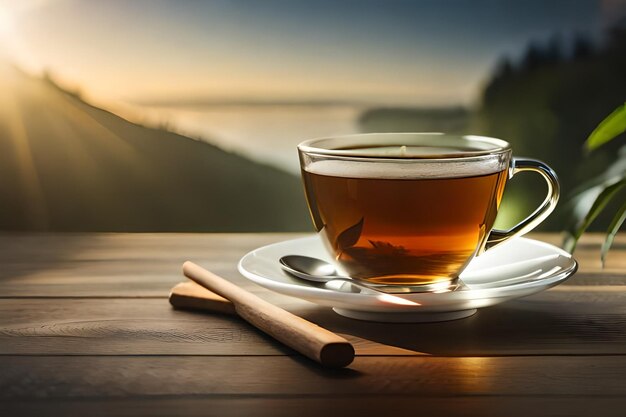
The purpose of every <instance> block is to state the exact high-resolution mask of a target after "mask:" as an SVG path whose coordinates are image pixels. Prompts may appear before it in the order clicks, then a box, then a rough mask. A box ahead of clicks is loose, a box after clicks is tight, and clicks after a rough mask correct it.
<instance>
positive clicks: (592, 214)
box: [566, 179, 626, 252]
mask: <svg viewBox="0 0 626 417" xmlns="http://www.w3.org/2000/svg"><path fill="white" fill-rule="evenodd" d="M624 185H626V179H622V180H620V181H618V182H616V183H615V184H612V185H609V186H608V187H606V188H605V189H604V190H602V192H601V193H600V194H599V195H598V197H597V198H596V200H595V201H594V202H593V204H592V206H591V208H590V209H589V212H588V213H587V215H586V216H585V218H584V219H583V221H582V223H581V224H580V226H578V228H577V229H576V231H575V232H574V233H573V234H572V236H571V238H570V239H568V240H567V242H566V250H567V251H569V252H573V251H574V249H576V243H577V242H578V239H580V236H582V234H583V233H584V231H585V230H587V228H588V227H589V225H590V224H591V223H592V222H593V221H594V220H595V219H596V217H598V215H599V214H600V213H601V212H602V210H603V209H604V207H606V205H607V204H609V201H611V199H612V198H613V197H614V196H615V194H617V192H618V191H619V190H621V189H622V188H623V187H624Z"/></svg>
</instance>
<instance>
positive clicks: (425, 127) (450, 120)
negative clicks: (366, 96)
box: [359, 107, 471, 133]
mask: <svg viewBox="0 0 626 417" xmlns="http://www.w3.org/2000/svg"><path fill="white" fill-rule="evenodd" d="M470 117H471V114H470V112H469V111H468V110H467V109H465V108H463V107H442V108H420V107H414V108H413V107H397V108H396V107H380V108H372V109H370V110H368V111H366V112H364V113H363V114H362V115H361V117H360V118H359V127H360V130H361V131H362V132H446V133H466V131H467V125H468V123H469V122H470Z"/></svg>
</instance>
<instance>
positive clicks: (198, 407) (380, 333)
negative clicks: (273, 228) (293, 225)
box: [0, 233, 626, 417]
mask: <svg viewBox="0 0 626 417" xmlns="http://www.w3.org/2000/svg"><path fill="white" fill-rule="evenodd" d="M299 236H301V235H291V234H247V235H242V234H238V235H234V234H0V369H1V371H0V415H2V416H4V415H50V416H56V415H90V416H98V415H107V416H108V415H132V416H143V415H149V416H159V415H176V414H186V415H200V414H201V415H203V416H204V415H215V416H220V417H221V416H250V415H272V416H292V415H300V416H319V415H358V416H359V417H364V416H370V415H375V416H382V415H389V414H390V411H393V414H394V415H398V416H404V415H411V416H412V415H428V416H450V415H465V416H475V415H476V416H478V415H486V416H503V415H506V416H528V415H533V416H536V415H537V416H539V415H550V416H589V415H598V416H622V415H624V414H623V410H624V409H626V392H625V390H626V388H625V387H626V386H625V385H624V383H623V381H624V375H626V359H625V358H626V234H625V233H620V234H619V235H618V237H617V239H616V242H615V245H614V249H613V250H612V251H611V253H610V255H609V258H608V262H607V268H605V269H601V268H600V261H599V248H600V245H601V243H602V241H603V238H604V237H603V235H602V234H586V235H585V236H584V238H583V240H582V241H581V242H580V244H579V246H578V248H577V252H576V254H575V255H576V257H577V259H578V260H579V262H580V264H581V267H580V269H579V272H578V273H577V274H576V275H575V276H574V277H572V278H571V279H570V280H568V281H567V282H566V283H565V284H564V285H560V286H558V287H556V288H553V289H551V290H549V291H546V292H543V293H540V294H536V295H533V296H530V297H527V298H524V299H519V300H514V301H511V302H507V303H505V304H502V305H499V306H495V307H490V308H486V309H481V310H480V311H479V313H478V314H476V315H475V316H473V317H470V318H468V319H464V320H458V321H453V322H446V323H432V324H420V325H417V324H381V323H367V322H360V321H355V320H350V319H347V318H344V317H341V316H338V315H337V314H335V313H333V312H332V311H331V310H330V309H328V308H324V307H320V306H317V305H314V304H311V303H308V302H306V301H302V300H299V299H295V298H290V297H285V296H282V295H280V294H276V293H273V292H270V291H268V290H266V289H264V288H261V287H259V286H257V285H255V284H253V283H251V282H249V281H247V280H245V279H244V278H242V277H241V276H240V275H239V274H238V273H237V271H236V269H235V264H236V262H237V260H238V259H239V258H240V257H241V256H242V255H243V254H245V253H247V252H248V251H250V250H252V249H254V248H256V247H259V246H262V245H265V244H269V243H272V242H277V241H281V240H285V239H292V238H296V237H299ZM531 236H532V237H533V238H537V239H539V240H543V241H547V242H550V243H557V244H558V243H559V242H560V236H558V235H555V234H536V233H535V234H532V235H531ZM185 259H191V260H193V261H195V262H197V263H199V264H200V265H202V266H205V267H207V268H209V269H211V270H213V271H215V272H216V273H218V274H219V275H222V276H224V277H226V278H228V279H229V280H231V281H232V282H234V283H236V284H237V285H241V286H242V287H244V288H246V289H247V290H249V291H251V292H253V293H255V294H257V295H259V296H260V297H262V298H263V299H265V300H267V301H269V302H271V303H273V304H276V305H279V306H280V307H282V308H285V309H286V310H288V311H291V312H293V313H295V314H298V315H299V316H301V317H303V318H306V319H307V320H309V321H312V322H314V323H318V324H320V325H321V326H323V327H325V328H328V329H330V330H332V331H333V332H336V333H338V334H341V335H342V336H344V337H346V338H347V339H348V340H349V341H350V342H351V343H352V344H353V345H354V347H355V349H356V353H357V355H358V356H357V358H356V360H355V362H354V363H353V364H352V365H351V366H350V368H349V369H344V370H340V371H324V370H322V369H320V368H319V367H316V366H314V365H313V364H312V363H311V362H310V361H307V360H305V359H302V358H301V357H300V356H299V355H297V354H296V353H295V352H293V351H292V350H291V349H288V348H286V347H283V346H282V345H280V344H279V343H276V342H275V341H274V340H272V339H271V338H269V337H267V336H264V335H263V334H262V333H260V332H258V331H257V330H256V329H254V328H253V327H251V326H250V325H248V324H247V323H245V322H244V321H242V320H240V319H238V318H236V317H232V316H227V315H217V314H206V313H202V312H190V311H180V310H175V309H173V308H171V307H170V306H169V305H168V303H167V296H168V293H169V291H170V289H171V287H172V286H173V285H175V284H176V283H177V282H179V281H180V280H181V274H180V266H181V265H182V262H183V261H184V260H185Z"/></svg>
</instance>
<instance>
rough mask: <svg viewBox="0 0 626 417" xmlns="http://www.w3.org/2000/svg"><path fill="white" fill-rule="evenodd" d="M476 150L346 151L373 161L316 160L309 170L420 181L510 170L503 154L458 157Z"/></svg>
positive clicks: (402, 148)
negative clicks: (468, 157)
mask: <svg viewBox="0 0 626 417" xmlns="http://www.w3.org/2000/svg"><path fill="white" fill-rule="evenodd" d="M472 150H473V149H471V148H445V147H425V146H408V147H407V146H385V147H376V148H357V149H345V151H348V152H349V155H348V154H346V155H345V156H349V157H355V158H359V157H367V158H372V159H370V160H367V161H358V160H348V159H345V160H319V161H312V162H311V163H310V164H309V165H308V166H307V167H306V168H305V170H306V171H307V172H310V173H312V174H317V175H327V176H334V177H342V178H379V179H420V178H459V177H472V176H479V175H488V174H493V173H495V172H500V171H503V170H504V169H506V167H507V158H506V157H504V156H503V155H502V156H500V157H498V156H490V157H485V156H482V157H481V156H478V157H475V158H477V159H479V160H480V161H476V160H475V159H474V158H472V159H469V160H468V159H464V158H459V157H458V156H464V155H467V153H468V152H471V151H472ZM457 155H458V156H457ZM444 157H446V159H445V161H442V160H441V159H440V158H444ZM377 158H378V159H377Z"/></svg>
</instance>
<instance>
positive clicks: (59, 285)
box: [0, 233, 626, 298]
mask: <svg viewBox="0 0 626 417" xmlns="http://www.w3.org/2000/svg"><path fill="white" fill-rule="evenodd" d="M300 236H302V235H299V234H67V235H66V234H51V235H46V234H43V235H39V234H0V265H2V268H0V297H5V298H6V297H166V296H167V294H168V293H169V290H170V288H171V287H172V286H173V285H175V284H176V283H177V282H178V281H179V280H180V279H181V272H180V269H181V265H182V262H183V261H185V260H187V259H189V260H192V261H194V262H197V263H199V264H200V265H203V266H205V267H207V268H209V269H211V270H212V271H214V272H216V273H218V274H220V275H222V276H225V277H226V278H229V279H231V280H232V281H234V282H236V283H237V284H239V285H242V286H245V287H246V288H248V289H254V290H256V291H259V289H258V288H256V289H255V287H256V286H255V285H254V284H252V283H250V282H248V281H247V280H245V279H244V278H243V277H241V276H240V275H239V274H238V273H237V272H236V268H235V265H236V263H237V261H238V260H239V258H240V257H241V256H243V255H244V254H245V253H247V252H248V251H250V250H252V249H254V248H256V247H259V246H262V245H266V244H269V243H272V242H277V241H281V240H285V239H293V238H296V237H300ZM531 236H532V237H536V238H539V239H540V240H544V241H550V242H552V243H558V242H559V241H560V237H559V236H558V235H556V234H536V235H531ZM601 241H602V235H600V234H590V235H585V237H584V238H583V241H582V242H581V244H580V245H579V249H578V251H577V253H576V257H577V258H579V260H580V263H581V266H580V270H579V272H578V274H577V275H576V276H574V277H573V278H572V279H570V280H569V281H568V282H567V283H566V284H565V285H596V284H600V285H625V286H626V233H620V234H619V235H618V238H617V239H616V243H615V249H614V250H613V252H612V254H611V256H610V258H609V260H608V262H607V268H605V269H604V270H602V269H601V268H600V261H599V247H600V244H601ZM263 291H264V290H263Z"/></svg>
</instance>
